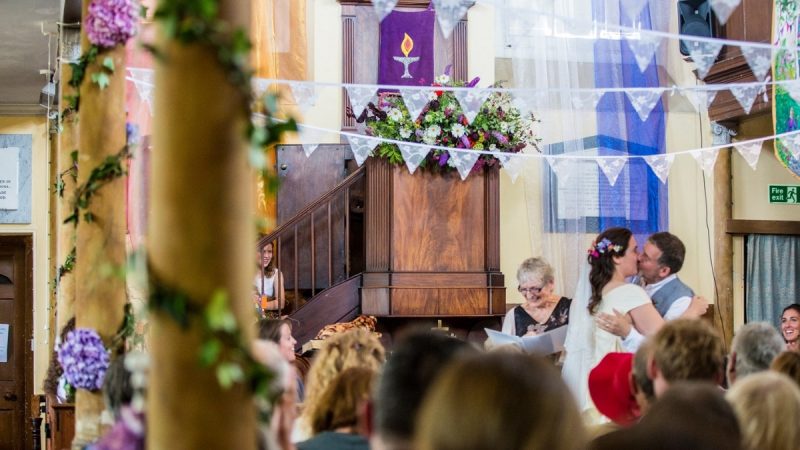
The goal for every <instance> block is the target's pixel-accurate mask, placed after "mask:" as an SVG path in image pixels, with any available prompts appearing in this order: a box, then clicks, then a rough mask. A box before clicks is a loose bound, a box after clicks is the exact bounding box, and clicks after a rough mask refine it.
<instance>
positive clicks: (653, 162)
mask: <svg viewBox="0 0 800 450" xmlns="http://www.w3.org/2000/svg"><path fill="white" fill-rule="evenodd" d="M644 161H645V162H646V163H647V165H648V166H650V169H652V170H653V173H654V174H656V176H657V177H658V179H659V180H661V183H663V184H666V183H667V177H668V176H669V169H670V168H671V167H672V163H673V162H674V161H675V155H671V154H663V155H650V156H645V157H644Z"/></svg>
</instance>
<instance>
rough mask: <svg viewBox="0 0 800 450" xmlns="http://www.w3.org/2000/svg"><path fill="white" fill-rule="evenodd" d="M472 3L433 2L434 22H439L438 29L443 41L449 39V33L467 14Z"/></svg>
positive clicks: (468, 0)
mask: <svg viewBox="0 0 800 450" xmlns="http://www.w3.org/2000/svg"><path fill="white" fill-rule="evenodd" d="M472 3H473V2H472V1H470V0H433V9H435V10H436V21H437V22H439V28H441V29H442V34H443V35H444V38H445V39H447V38H449V37H450V33H452V32H453V29H454V28H455V27H456V25H458V21H459V20H461V18H462V17H464V14H466V13H467V10H468V9H469V7H470V6H471V5H472Z"/></svg>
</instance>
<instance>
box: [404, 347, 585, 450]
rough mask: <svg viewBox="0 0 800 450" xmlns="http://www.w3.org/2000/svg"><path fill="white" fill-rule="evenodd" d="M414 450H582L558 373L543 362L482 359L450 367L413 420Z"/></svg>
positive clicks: (504, 356)
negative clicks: (414, 420)
mask: <svg viewBox="0 0 800 450" xmlns="http://www.w3.org/2000/svg"><path fill="white" fill-rule="evenodd" d="M414 444H415V446H414V448H416V449H419V450H482V449H488V448H491V449H495V450H538V449H547V450H562V449H563V450H567V449H570V450H571V449H579V448H584V447H585V444H586V441H585V436H584V430H583V424H582V422H581V419H580V416H579V414H578V410H577V408H576V407H575V406H574V401H573V399H572V397H571V393H570V392H569V390H568V389H567V386H566V385H565V384H564V382H563V381H562V380H561V376H560V375H559V373H558V371H557V370H556V369H555V368H554V367H553V366H552V364H551V363H549V362H548V361H546V360H544V359H543V358H539V357H534V356H531V355H527V354H513V353H487V354H480V355H475V356H469V357H464V358H457V359H455V360H454V361H452V362H451V363H450V364H449V365H448V367H447V368H445V369H444V372H442V374H441V375H440V376H439V377H438V378H437V380H436V382H435V383H434V384H433V386H432V387H431V389H430V391H429V392H428V395H427V396H426V397H425V400H424V402H423V405H422V409H421V410H420V413H419V415H418V416H417V429H416V433H415V439H414Z"/></svg>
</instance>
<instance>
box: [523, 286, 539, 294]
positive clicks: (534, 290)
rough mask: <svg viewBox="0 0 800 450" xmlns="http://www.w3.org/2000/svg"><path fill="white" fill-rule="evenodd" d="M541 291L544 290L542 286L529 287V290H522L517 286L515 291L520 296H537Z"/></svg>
mask: <svg viewBox="0 0 800 450" xmlns="http://www.w3.org/2000/svg"><path fill="white" fill-rule="evenodd" d="M542 289H544V286H542V287H529V288H524V287H522V286H517V290H518V291H519V293H520V294H522V295H528V294H538V293H539V292H542Z"/></svg>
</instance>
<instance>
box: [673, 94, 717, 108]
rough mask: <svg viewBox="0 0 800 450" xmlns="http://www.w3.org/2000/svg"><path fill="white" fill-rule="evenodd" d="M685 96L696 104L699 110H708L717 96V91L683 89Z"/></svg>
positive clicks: (695, 106)
mask: <svg viewBox="0 0 800 450" xmlns="http://www.w3.org/2000/svg"><path fill="white" fill-rule="evenodd" d="M681 92H682V93H683V96H684V97H686V99H687V100H689V103H691V104H692V106H694V109H695V110H696V111H697V112H700V113H701V112H705V111H708V108H710V107H711V104H712V103H714V99H715V98H716V97H717V91H701V90H699V89H684V90H682V91H681Z"/></svg>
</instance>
